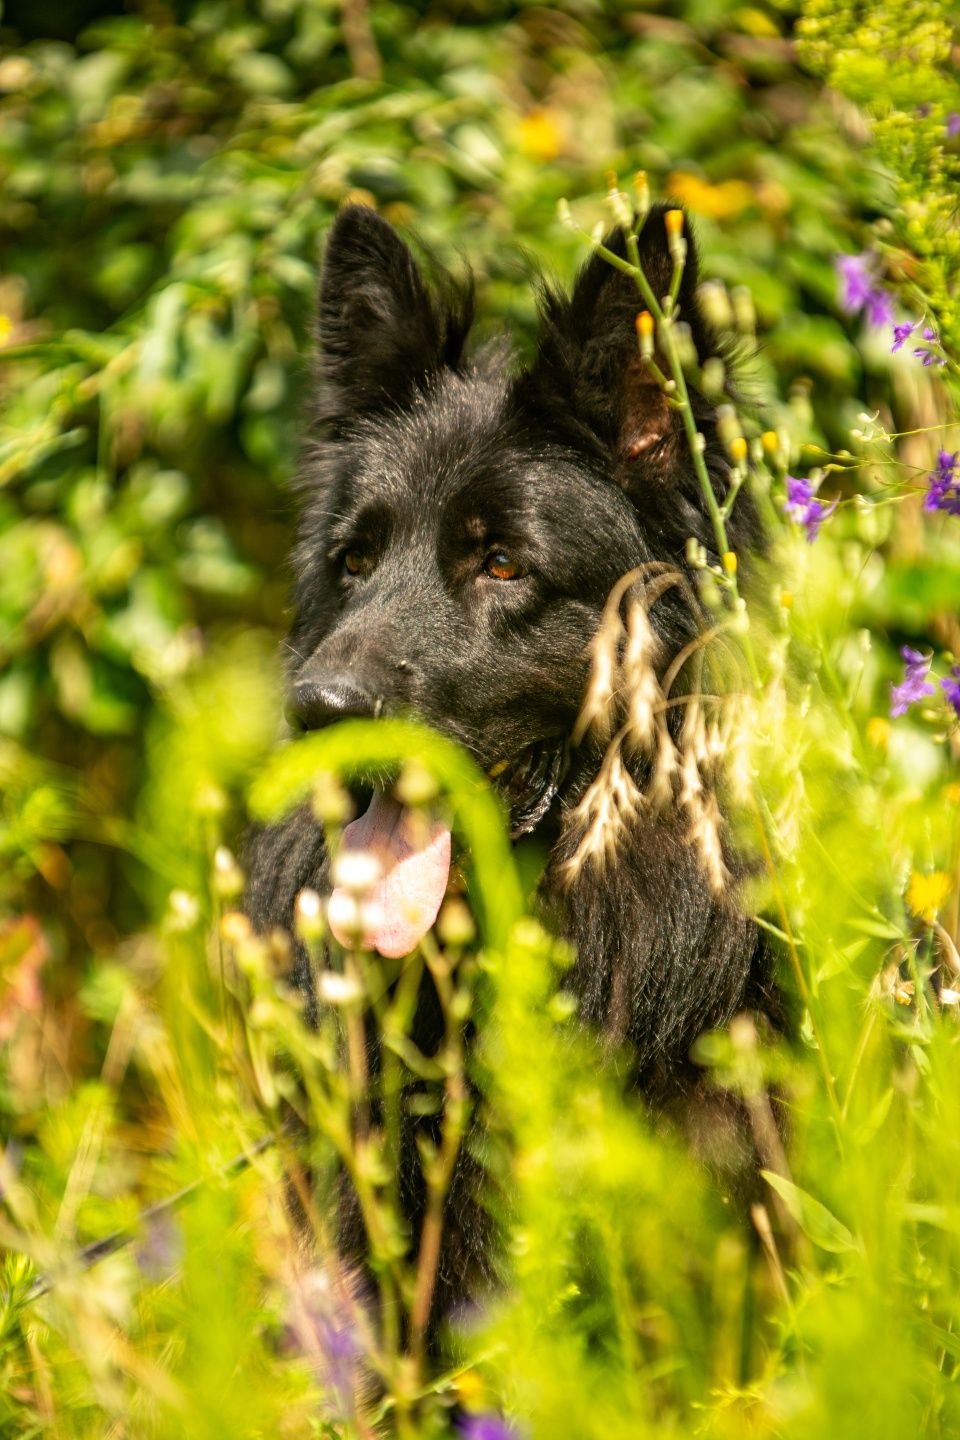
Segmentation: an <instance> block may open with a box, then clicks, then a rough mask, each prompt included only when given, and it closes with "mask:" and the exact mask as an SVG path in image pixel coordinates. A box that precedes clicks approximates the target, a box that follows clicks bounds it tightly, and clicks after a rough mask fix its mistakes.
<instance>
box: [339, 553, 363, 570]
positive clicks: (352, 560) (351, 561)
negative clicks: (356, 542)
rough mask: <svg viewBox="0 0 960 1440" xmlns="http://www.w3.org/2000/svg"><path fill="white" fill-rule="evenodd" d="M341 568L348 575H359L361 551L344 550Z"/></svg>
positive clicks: (361, 561) (361, 564) (361, 565)
mask: <svg viewBox="0 0 960 1440" xmlns="http://www.w3.org/2000/svg"><path fill="white" fill-rule="evenodd" d="M343 568H344V570H346V572H347V574H348V575H359V574H360V571H361V570H362V569H363V551H362V550H346V551H345V552H344V556H343Z"/></svg>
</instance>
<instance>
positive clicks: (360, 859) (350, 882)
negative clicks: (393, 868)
mask: <svg viewBox="0 0 960 1440" xmlns="http://www.w3.org/2000/svg"><path fill="white" fill-rule="evenodd" d="M382 874H383V866H382V865H381V864H380V861H379V860H378V859H377V857H376V855H373V854H371V852H370V851H369V850H341V851H340V852H339V854H338V855H337V858H336V859H335V860H334V862H333V867H332V875H333V883H334V885H339V886H340V887H341V888H342V889H344V890H349V891H350V893H351V894H352V895H365V894H366V893H367V891H368V890H372V889H373V887H374V885H376V883H377V881H378V880H379V879H380V876H381V875H382Z"/></svg>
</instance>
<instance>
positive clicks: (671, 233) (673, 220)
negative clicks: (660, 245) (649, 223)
mask: <svg viewBox="0 0 960 1440" xmlns="http://www.w3.org/2000/svg"><path fill="white" fill-rule="evenodd" d="M663 221H664V224H665V225H666V227H667V245H668V246H669V247H670V258H671V259H672V261H673V263H674V265H682V264H683V263H684V261H685V260H686V258H687V242H686V240H685V239H684V238H683V211H682V210H668V211H667V213H666V215H664V217H663Z"/></svg>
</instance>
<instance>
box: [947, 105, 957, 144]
mask: <svg viewBox="0 0 960 1440" xmlns="http://www.w3.org/2000/svg"><path fill="white" fill-rule="evenodd" d="M947 135H948V136H949V138H950V139H951V140H952V139H953V138H954V136H956V135H960V111H957V110H952V111H951V112H950V114H949V115H948V116H947Z"/></svg>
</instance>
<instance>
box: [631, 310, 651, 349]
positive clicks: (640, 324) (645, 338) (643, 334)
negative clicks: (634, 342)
mask: <svg viewBox="0 0 960 1440" xmlns="http://www.w3.org/2000/svg"><path fill="white" fill-rule="evenodd" d="M635 323H636V327H637V339H638V340H639V341H640V355H641V358H642V359H644V360H652V359H653V330H654V324H653V316H652V315H651V314H650V311H649V310H641V311H640V314H639V315H638V316H637V318H636V322H635Z"/></svg>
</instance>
